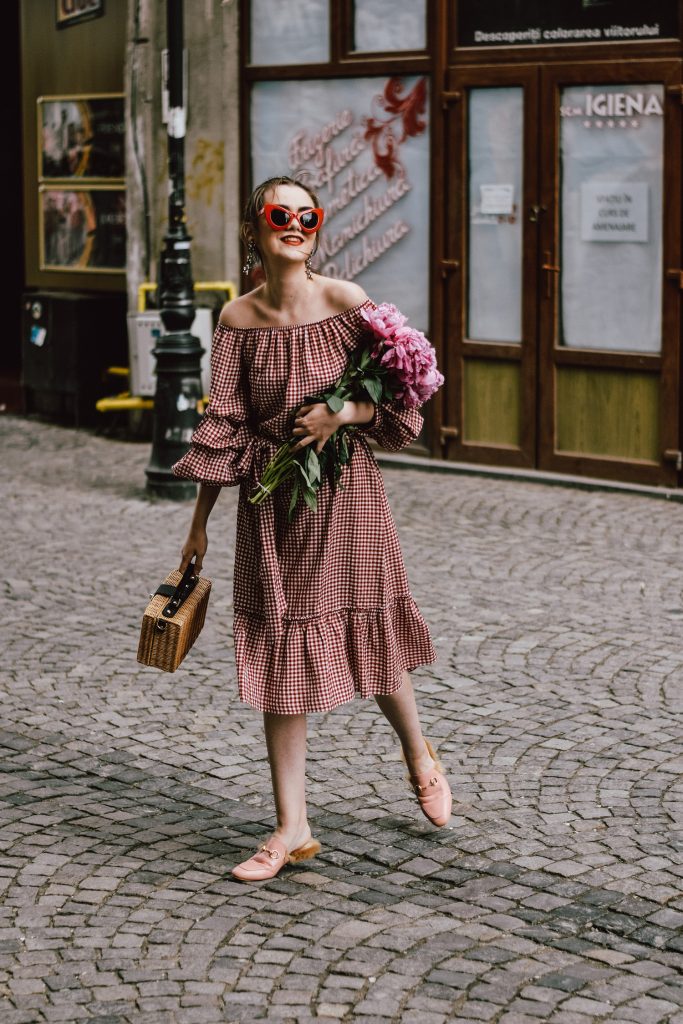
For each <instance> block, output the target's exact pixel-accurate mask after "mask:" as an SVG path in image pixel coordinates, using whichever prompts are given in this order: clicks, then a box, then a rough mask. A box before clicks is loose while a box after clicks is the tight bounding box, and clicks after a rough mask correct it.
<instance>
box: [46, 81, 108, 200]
mask: <svg viewBox="0 0 683 1024" xmlns="http://www.w3.org/2000/svg"><path fill="white" fill-rule="evenodd" d="M38 138H39V139H40V146H39V152H38V164H39V166H38V177H39V178H40V179H41V180H50V179H60V178H87V179H112V178H116V179H123V177H124V176H125V173H126V169H125V156H124V139H125V121H124V108H123V95H122V94H121V93H105V94H102V95H98V96H41V97H40V98H39V99H38Z"/></svg>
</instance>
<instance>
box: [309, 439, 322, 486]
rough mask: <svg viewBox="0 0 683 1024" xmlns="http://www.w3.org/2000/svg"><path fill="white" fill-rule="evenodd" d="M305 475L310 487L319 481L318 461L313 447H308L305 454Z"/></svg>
mask: <svg viewBox="0 0 683 1024" xmlns="http://www.w3.org/2000/svg"><path fill="white" fill-rule="evenodd" d="M306 475H307V476H308V482H309V483H310V484H311V486H314V485H315V484H316V482H317V481H319V480H320V460H319V458H318V453H317V452H316V450H315V448H314V447H313V445H309V447H308V451H307V453H306Z"/></svg>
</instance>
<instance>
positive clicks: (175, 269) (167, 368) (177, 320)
mask: <svg viewBox="0 0 683 1024" xmlns="http://www.w3.org/2000/svg"><path fill="white" fill-rule="evenodd" d="M166 15H167V46H168V172H169V178H170V189H169V200H168V232H167V234H166V236H165V239H164V248H163V250H162V252H161V264H160V274H159V305H160V308H161V320H162V323H163V325H164V330H165V332H166V333H164V334H162V335H161V336H160V338H159V340H158V342H157V344H156V346H155V348H154V355H155V357H156V361H157V365H156V375H157V386H156V394H155V397H154V429H153V435H152V453H151V456H150V462H149V465H148V466H147V469H146V470H145V472H146V474H147V490H148V491H151V492H152V493H153V494H157V495H159V496H160V497H163V498H172V499H177V500H178V499H179V500H182V499H184V498H189V497H193V496H194V494H195V493H196V487H195V485H194V484H193V483H191V482H190V481H188V480H181V479H180V478H179V477H176V476H174V475H173V472H172V471H171V466H172V465H173V463H174V462H177V461H178V459H179V458H181V456H182V455H184V454H185V452H186V451H187V446H188V442H189V440H190V438H191V436H192V432H193V430H194V428H195V427H196V425H197V423H198V421H199V412H198V404H199V401H200V399H201V397H202V385H201V355H202V351H203V349H202V347H201V345H200V344H199V341H198V340H197V338H195V337H194V336H193V335H192V334H191V333H190V328H191V327H192V322H193V320H194V317H195V308H194V282H193V280H192V266H191V262H190V241H191V239H190V235H189V234H188V231H187V226H186V223H185V121H186V111H185V106H184V97H183V0H166Z"/></svg>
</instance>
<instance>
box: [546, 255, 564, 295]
mask: <svg viewBox="0 0 683 1024" xmlns="http://www.w3.org/2000/svg"><path fill="white" fill-rule="evenodd" d="M552 255H553V254H552V253H551V251H550V249H546V250H545V252H544V253H543V258H544V260H545V263H544V264H543V268H542V269H543V270H545V297H546V299H551V298H552V295H553V290H552V284H553V281H554V280H555V278H554V277H553V274H559V272H560V268H559V267H558V266H557V265H556V264H555V263H551V262H550V261H551V259H552Z"/></svg>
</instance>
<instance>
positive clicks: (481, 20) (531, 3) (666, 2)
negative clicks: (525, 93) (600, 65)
mask: <svg viewBox="0 0 683 1024" xmlns="http://www.w3.org/2000/svg"><path fill="white" fill-rule="evenodd" d="M678 7H679V5H678V2H677V0H649V2H648V3H647V5H644V4H643V3H642V0H522V2H517V3H510V0H487V2H486V3H482V0H460V3H459V4H458V45H459V46H483V47H486V46H535V45H539V44H541V45H543V44H545V45H548V46H557V45H563V44H565V45H566V44H575V45H576V44H577V43H614V42H623V41H625V40H629V41H638V40H641V41H647V40H652V39H671V38H674V39H676V38H678V36H679V32H680V25H679V13H678Z"/></svg>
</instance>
